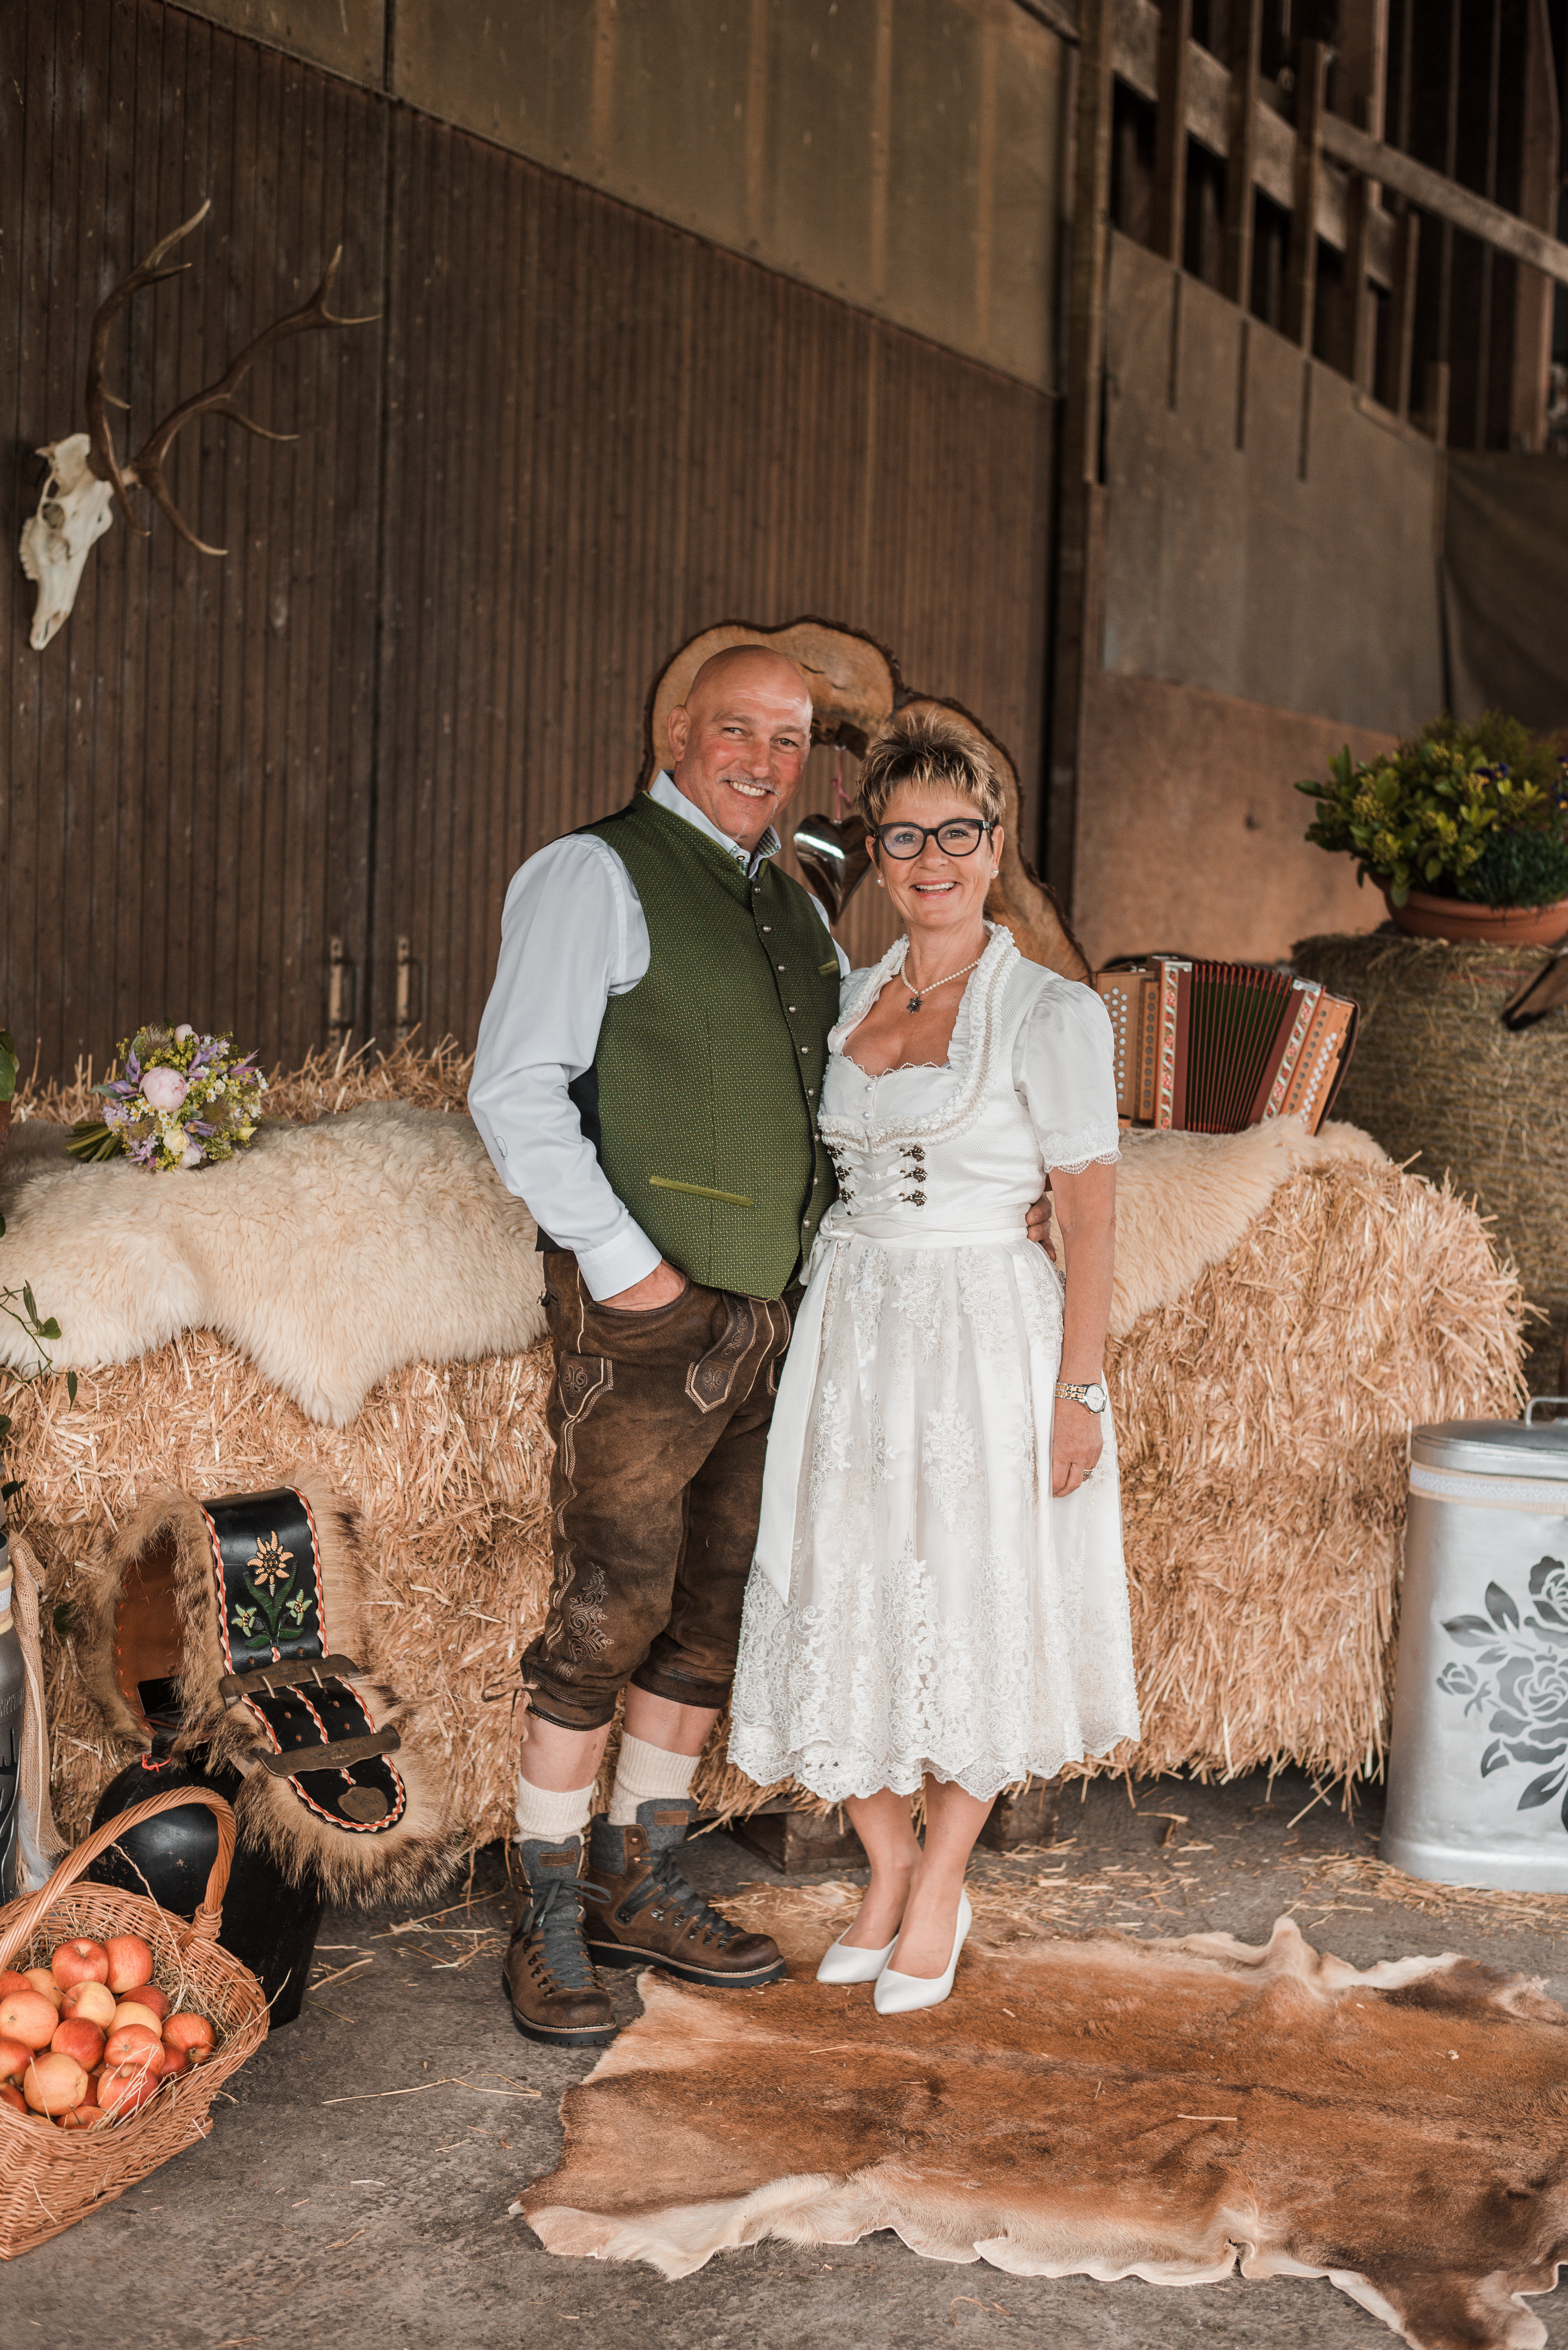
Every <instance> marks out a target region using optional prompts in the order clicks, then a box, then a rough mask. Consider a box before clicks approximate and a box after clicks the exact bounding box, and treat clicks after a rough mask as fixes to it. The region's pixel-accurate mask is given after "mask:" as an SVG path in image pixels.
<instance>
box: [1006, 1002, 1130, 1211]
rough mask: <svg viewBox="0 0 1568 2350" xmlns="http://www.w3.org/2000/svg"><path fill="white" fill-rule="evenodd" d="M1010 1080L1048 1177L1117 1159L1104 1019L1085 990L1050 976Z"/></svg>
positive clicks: (1098, 1004) (1103, 1011) (1107, 1030)
mask: <svg viewBox="0 0 1568 2350" xmlns="http://www.w3.org/2000/svg"><path fill="white" fill-rule="evenodd" d="M1012 1082H1013V1085H1014V1087H1016V1089H1017V1092H1018V1097H1019V1099H1020V1100H1021V1101H1022V1102H1023V1106H1024V1107H1025V1108H1026V1109H1027V1110H1028V1112H1029V1116H1030V1118H1031V1120H1032V1121H1033V1128H1034V1132H1035V1136H1036V1139H1038V1141H1039V1144H1040V1156H1041V1159H1043V1161H1044V1166H1045V1169H1046V1171H1047V1172H1050V1170H1053V1169H1059V1170H1061V1172H1062V1173H1063V1174H1064V1175H1077V1174H1081V1173H1082V1171H1083V1170H1084V1169H1085V1167H1089V1166H1093V1165H1096V1164H1097V1165H1101V1166H1108V1165H1109V1164H1110V1163H1111V1162H1112V1161H1113V1160H1115V1159H1119V1158H1120V1156H1121V1152H1120V1150H1119V1149H1118V1147H1117V1146H1118V1143H1119V1140H1120V1129H1119V1128H1118V1127H1117V1124H1116V1073H1115V1067H1114V1064H1113V1058H1112V1042H1111V1023H1110V1015H1109V1014H1108V1013H1107V1012H1106V1007H1105V1005H1104V1004H1103V1003H1101V1001H1100V999H1099V997H1098V996H1097V995H1096V993H1095V991H1094V989H1093V988H1092V987H1080V986H1079V985H1077V983H1075V981H1073V980H1068V979H1055V978H1053V979H1052V981H1051V982H1050V983H1049V984H1048V985H1047V986H1045V987H1044V988H1042V990H1041V992H1040V995H1039V998H1038V1000H1037V1002H1036V1003H1035V1004H1034V1007H1033V1010H1032V1011H1031V1013H1030V1014H1029V1017H1028V1018H1027V1019H1026V1020H1025V1022H1024V1023H1023V1028H1022V1029H1021V1030H1020V1032H1019V1036H1018V1042H1017V1044H1016V1045H1015V1046H1014V1049H1013V1055H1012Z"/></svg>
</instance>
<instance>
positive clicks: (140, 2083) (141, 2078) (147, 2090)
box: [77, 2059, 163, 2121]
mask: <svg viewBox="0 0 1568 2350" xmlns="http://www.w3.org/2000/svg"><path fill="white" fill-rule="evenodd" d="M83 2078H84V2082H85V2078H86V2076H85V2075H84V2076H83ZM162 2085H163V2075H162V2074H161V2072H159V2071H158V2070H157V2069H156V2068H155V2067H153V2066H151V2065H147V2064H141V2063H140V2062H139V2061H137V2060H135V2059H133V2060H132V2061H131V2062H130V2064H110V2065H109V2066H107V2067H106V2068H105V2070H104V2071H103V2072H102V2073H100V2074H99V2079H98V2103H99V2112H100V2113H103V2114H106V2115H108V2116H109V2118H110V2119H111V2120H115V2121H119V2120H122V2119H123V2118H124V2117H125V2116H126V2115H128V2114H133V2113H135V2112H136V2110H137V2108H138V2107H139V2106H144V2105H146V2104H147V2102H148V2100H149V2099H150V2098H151V2097H155V2096H156V2095H158V2092H159V2090H160V2089H161V2087H162ZM77 2102H78V2104H80V2103H81V2100H80V2099H79V2098H78V2101H77Z"/></svg>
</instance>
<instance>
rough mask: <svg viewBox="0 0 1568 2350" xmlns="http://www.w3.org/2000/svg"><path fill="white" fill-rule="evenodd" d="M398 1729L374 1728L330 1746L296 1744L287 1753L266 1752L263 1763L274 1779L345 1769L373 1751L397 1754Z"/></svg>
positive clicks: (365, 1759)
mask: <svg viewBox="0 0 1568 2350" xmlns="http://www.w3.org/2000/svg"><path fill="white" fill-rule="evenodd" d="M401 1744H402V1740H401V1739H400V1737H399V1736H398V1733H397V1731H395V1730H372V1731H369V1733H368V1735H367V1736H365V1737H363V1738H335V1739H334V1740H333V1741H332V1742H331V1743H330V1745H327V1746H295V1747H291V1748H290V1749H289V1751H288V1752H287V1753H286V1754H264V1755H263V1756H262V1758H261V1765H262V1769H263V1770H264V1771H270V1772H271V1773H272V1775H273V1777H274V1778H275V1779H303V1778H305V1777H306V1776H307V1775H308V1774H309V1773H311V1772H312V1771H344V1770H347V1768H348V1765H349V1763H368V1762H369V1760H370V1758H371V1756H372V1755H374V1754H395V1753H396V1752H397V1751H398V1749H399V1747H400V1745H401Z"/></svg>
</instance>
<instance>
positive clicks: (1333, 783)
mask: <svg viewBox="0 0 1568 2350" xmlns="http://www.w3.org/2000/svg"><path fill="white" fill-rule="evenodd" d="M1296 789H1297V791H1299V792H1304V793H1306V795H1307V796H1308V797H1309V798H1311V799H1314V800H1316V802H1317V804H1318V814H1317V817H1316V820H1315V821H1314V823H1312V824H1311V825H1309V826H1308V827H1307V836H1306V837H1307V838H1308V839H1309V840H1314V841H1315V842H1316V843H1317V845H1318V847H1320V848H1327V849H1333V850H1336V851H1338V852H1339V853H1340V854H1342V855H1344V856H1348V857H1354V858H1355V860H1356V868H1355V872H1356V879H1357V880H1358V881H1365V880H1366V877H1367V875H1368V874H1370V875H1371V877H1372V879H1373V880H1374V881H1376V884H1377V886H1378V888H1379V889H1381V890H1382V892H1383V895H1384V899H1385V900H1386V904H1387V907H1388V911H1389V913H1390V915H1391V916H1392V917H1393V920H1394V921H1395V923H1396V924H1397V927H1398V928H1399V929H1400V930H1402V931H1411V932H1413V933H1414V934H1415V935H1416V936H1417V938H1432V939H1448V940H1450V941H1466V940H1470V941H1478V942H1481V943H1488V942H1490V943H1493V944H1499V945H1521V946H1532V945H1534V946H1552V945H1555V944H1556V942H1557V941H1559V940H1560V939H1562V938H1563V936H1564V935H1568V758H1564V756H1563V751H1562V749H1561V746H1560V745H1559V744H1558V743H1555V742H1553V741H1552V739H1551V738H1550V737H1547V736H1543V735H1536V734H1532V733H1531V732H1530V730H1529V728H1528V727H1526V726H1523V725H1521V723H1520V722H1519V721H1518V720H1517V719H1515V718H1505V717H1503V716H1502V715H1501V712H1497V711H1488V712H1487V714H1486V716H1485V717H1484V718H1482V719H1481V720H1480V722H1479V723H1477V724H1475V725H1473V726H1462V725H1460V724H1459V722H1458V721H1457V720H1456V719H1453V718H1449V717H1447V716H1444V717H1441V718H1434V719H1432V720H1431V721H1430V722H1429V723H1428V724H1427V725H1426V726H1424V727H1423V728H1422V729H1421V732H1420V733H1419V734H1417V735H1414V736H1412V737H1410V738H1409V739H1408V740H1407V741H1406V742H1403V743H1400V744H1399V745H1398V748H1397V750H1394V751H1388V752H1383V753H1381V754H1379V755H1378V756H1377V757H1376V758H1375V759H1368V760H1363V761H1360V762H1353V760H1352V759H1351V755H1350V752H1349V750H1348V748H1347V749H1345V750H1343V751H1341V752H1340V753H1339V754H1338V755H1337V756H1336V757H1335V758H1333V759H1331V760H1330V761H1329V779H1328V781H1327V782H1326V783H1324V782H1321V781H1319V780H1317V779H1315V778H1314V779H1311V780H1309V781H1307V782H1305V783H1300V784H1298V785H1296Z"/></svg>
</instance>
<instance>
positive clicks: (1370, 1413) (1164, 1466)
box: [1108, 1159, 1522, 1778]
mask: <svg viewBox="0 0 1568 2350" xmlns="http://www.w3.org/2000/svg"><path fill="white" fill-rule="evenodd" d="M1521 1352H1522V1341H1521V1322H1520V1292H1519V1284H1518V1283H1517V1281H1516V1279H1515V1277H1514V1274H1513V1271H1512V1268H1511V1266H1509V1265H1507V1264H1503V1263H1500V1262H1499V1261H1498V1259H1497V1256H1496V1255H1495V1253H1494V1252H1493V1250H1492V1247H1491V1244H1490V1241H1489V1239H1488V1236H1487V1233H1486V1230H1485V1228H1484V1226H1483V1225H1482V1223H1481V1222H1480V1218H1479V1217H1478V1216H1477V1215H1476V1214H1475V1212H1474V1211H1473V1210H1472V1209H1471V1208H1469V1206H1467V1205H1466V1203H1465V1202H1464V1201H1462V1200H1460V1199H1459V1198H1457V1197H1456V1196H1455V1194H1454V1193H1453V1191H1451V1190H1449V1188H1447V1187H1446V1186H1445V1187H1444V1188H1443V1189H1442V1190H1440V1191H1439V1190H1438V1189H1436V1188H1435V1187H1434V1186H1432V1185H1431V1184H1429V1183H1426V1182H1423V1181H1422V1180H1420V1179H1419V1178H1417V1177H1416V1176H1413V1175H1407V1174H1405V1173H1402V1172H1401V1171H1400V1170H1399V1169H1397V1168H1396V1167H1392V1166H1387V1165H1380V1164H1375V1163H1374V1164H1369V1163H1367V1162H1366V1161H1364V1160H1355V1159H1341V1160H1335V1161H1334V1162H1332V1163H1331V1164H1329V1165H1328V1166H1325V1167H1322V1168H1318V1169H1315V1170H1307V1171H1303V1173H1300V1174H1298V1175H1295V1176H1293V1177H1292V1178H1291V1180H1289V1181H1288V1182H1286V1183H1282V1185H1281V1186H1280V1188H1279V1190H1278V1191H1276V1192H1275V1194H1274V1197H1273V1200H1272V1203H1271V1204H1270V1206H1269V1207H1268V1209H1267V1210H1266V1211H1265V1212H1264V1213H1263V1214H1262V1215H1261V1216H1260V1217H1259V1218H1258V1219H1257V1221H1256V1222H1254V1223H1253V1224H1252V1226H1251V1229H1250V1231H1249V1232H1248V1233H1247V1236H1246V1238H1245V1239H1244V1240H1243V1241H1242V1243H1241V1245H1240V1246H1239V1247H1238V1248H1237V1249H1235V1250H1234V1251H1233V1252H1232V1253H1231V1256H1230V1257H1228V1258H1227V1260H1226V1262H1225V1263H1223V1264H1222V1265H1220V1266H1217V1267H1216V1268H1215V1269H1214V1270H1213V1271H1212V1272H1210V1273H1208V1274H1204V1276H1203V1277H1202V1279H1201V1280H1199V1282H1197V1283H1195V1284H1194V1285H1193V1287H1192V1288H1191V1289H1190V1290H1189V1292H1188V1293H1187V1295H1185V1296H1184V1297H1183V1298H1181V1299H1180V1300H1179V1302H1178V1303H1176V1304H1174V1305H1167V1306H1163V1307H1160V1308H1158V1309H1157V1310H1156V1311H1155V1312H1153V1313H1151V1314H1146V1315H1144V1317H1143V1319H1142V1320H1141V1321H1140V1322H1138V1323H1137V1325H1136V1326H1135V1327H1134V1328H1133V1330H1132V1331H1131V1332H1130V1333H1129V1335H1128V1336H1127V1337H1126V1338H1125V1339H1124V1340H1122V1341H1121V1343H1120V1344H1119V1345H1113V1347H1111V1349H1110V1357H1109V1365H1108V1378H1109V1384H1110V1389H1111V1397H1112V1409H1114V1411H1115V1413H1116V1426H1117V1430H1118V1431H1119V1434H1120V1439H1121V1446H1122V1486H1123V1497H1124V1508H1125V1531H1126V1544H1127V1566H1128V1575H1129V1584H1130V1589H1131V1595H1132V1616H1133V1644H1134V1653H1135V1656H1136V1658H1137V1674H1138V1697H1139V1703H1140V1706H1141V1710H1142V1716H1143V1731H1144V1734H1143V1738H1142V1741H1141V1742H1140V1743H1139V1745H1138V1746H1137V1748H1136V1749H1132V1750H1128V1752H1127V1753H1126V1754H1124V1755H1123V1756H1121V1757H1120V1758H1118V1763H1113V1764H1112V1765H1111V1766H1109V1767H1112V1768H1116V1767H1118V1766H1119V1763H1132V1764H1133V1766H1134V1767H1136V1769H1137V1771H1138V1772H1139V1773H1144V1772H1158V1771H1174V1770H1177V1769H1179V1768H1182V1767H1185V1768H1186V1769H1188V1770H1189V1771H1191V1772H1193V1773H1196V1775H1198V1776H1199V1777H1207V1776H1209V1775H1210V1773H1216V1774H1219V1775H1220V1776H1222V1777H1226V1778H1229V1777H1231V1775H1232V1774H1233V1773H1239V1772H1242V1771H1249V1770H1253V1769H1256V1768H1257V1767H1258V1766H1259V1765H1261V1764H1262V1765H1267V1766H1270V1767H1273V1766H1275V1765H1281V1764H1283V1763H1299V1764H1300V1765H1301V1766H1302V1767H1303V1769H1305V1770H1308V1771H1311V1772H1313V1773H1327V1774H1329V1775H1331V1776H1334V1777H1340V1776H1349V1775H1350V1774H1352V1773H1355V1772H1357V1771H1366V1772H1372V1771H1375V1770H1376V1769H1378V1768H1379V1767H1380V1765H1381V1760H1382V1755H1383V1750H1384V1742H1385V1740H1386V1732H1387V1724H1388V1711H1389V1702H1390V1700H1391V1697H1392V1693H1393V1641H1392V1635H1393V1629H1394V1619H1395V1610H1396V1601H1397V1590H1398V1581H1399V1564H1400V1543H1401V1535H1402V1533H1403V1529H1404V1523H1405V1503H1406V1494H1407V1468H1406V1459H1407V1435H1408V1431H1409V1430H1410V1429H1411V1427H1412V1426H1417V1425H1419V1424H1420V1423H1422V1422H1424V1421H1428V1420H1437V1419H1473V1418H1508V1417H1511V1416H1512V1415H1513V1414H1514V1413H1515V1412H1517V1410H1518V1408H1519V1401H1520V1398H1521V1379H1520V1360H1521Z"/></svg>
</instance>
